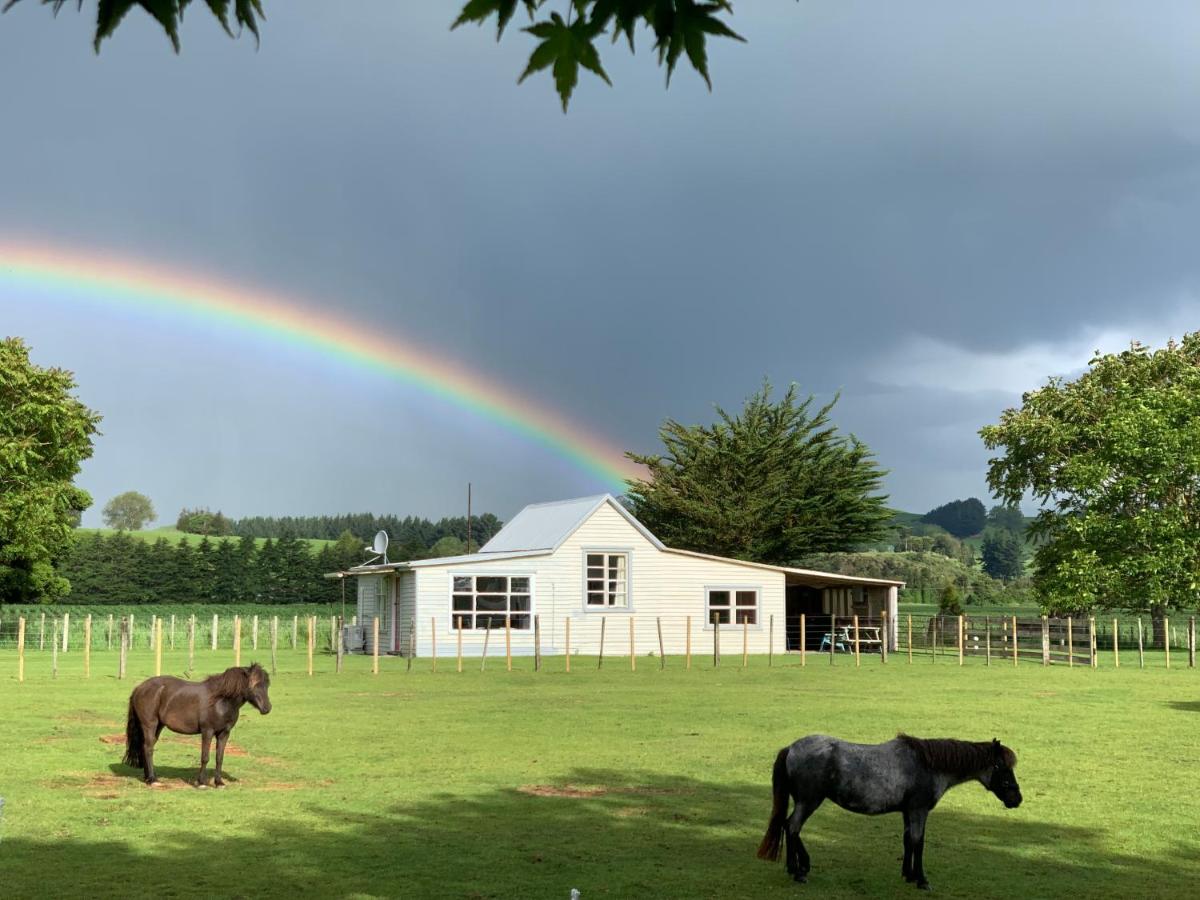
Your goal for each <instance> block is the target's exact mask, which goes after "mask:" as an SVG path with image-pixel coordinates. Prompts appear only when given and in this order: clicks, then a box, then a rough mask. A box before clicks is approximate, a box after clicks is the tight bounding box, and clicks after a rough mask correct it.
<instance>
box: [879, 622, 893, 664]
mask: <svg viewBox="0 0 1200 900" xmlns="http://www.w3.org/2000/svg"><path fill="white" fill-rule="evenodd" d="M880 619H881V620H882V622H883V628H882V630H881V633H880V637H881V638H882V640H881V641H880V642H879V662H880V663H881V664H882V665H887V655H888V644H890V643H891V641H892V632H891V629H889V628H888V613H887V610H886V609H885V610H884V611H883V614H882V615H881V616H880Z"/></svg>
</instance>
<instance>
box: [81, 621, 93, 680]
mask: <svg viewBox="0 0 1200 900" xmlns="http://www.w3.org/2000/svg"><path fill="white" fill-rule="evenodd" d="M83 677H84V678H91V677H92V614H91V613H88V614H87V618H85V619H84V620H83Z"/></svg>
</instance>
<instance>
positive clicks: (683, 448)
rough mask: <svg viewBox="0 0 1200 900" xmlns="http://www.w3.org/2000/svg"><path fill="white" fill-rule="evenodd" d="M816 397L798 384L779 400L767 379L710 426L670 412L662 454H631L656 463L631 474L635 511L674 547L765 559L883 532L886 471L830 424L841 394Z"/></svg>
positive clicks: (845, 545)
mask: <svg viewBox="0 0 1200 900" xmlns="http://www.w3.org/2000/svg"><path fill="white" fill-rule="evenodd" d="M812 402H813V398H812V397H808V398H806V399H804V400H802V401H801V400H799V399H798V398H797V395H796V388H795V386H794V385H793V386H792V387H789V388H788V391H787V393H786V394H785V395H784V396H783V398H782V399H780V400H779V401H778V402H773V401H772V400H771V387H770V385H764V386H763V387H762V389H761V390H759V391H758V392H757V393H756V394H754V395H753V396H751V397H750V398H748V399H747V400H746V403H745V406H744V407H743V409H742V411H741V413H740V414H738V415H736V416H733V415H730V414H729V413H727V412H725V411H724V410H723V409H720V408H719V407H718V409H717V415H718V417H719V420H718V421H717V422H716V423H715V424H713V425H711V426H703V425H694V426H686V425H681V424H680V423H678V422H675V421H673V420H668V421H667V422H666V423H665V424H664V425H663V426H662V428H661V429H660V430H659V436H660V437H661V439H662V442H663V444H664V446H665V453H664V454H662V455H653V456H643V455H641V454H637V453H628V454H626V455H627V456H628V457H629V458H630V459H632V460H634V461H635V462H638V463H641V464H642V465H644V466H645V467H646V468H647V470H648V472H649V477H648V478H647V479H646V480H635V481H631V482H630V487H629V491H628V502H629V505H630V508H631V509H632V511H633V513H634V515H635V516H637V517H638V518H639V519H640V520H641V521H642V522H643V523H645V525H646V526H647V527H648V528H649V529H650V530H651V531H653V532H654V533H655V534H656V535H658V537H659V538H660V539H662V540H663V541H664V542H665V543H666V544H667V545H668V546H672V547H678V548H680V549H684V550H697V551H701V552H705V553H715V554H718V555H722V556H732V557H737V558H739V559H747V560H754V561H758V562H767V563H788V562H792V561H794V560H796V559H798V558H799V557H801V556H804V555H806V554H809V553H820V552H829V551H836V550H845V549H849V548H851V547H854V546H856V545H859V544H862V543H865V542H868V541H872V540H876V539H878V538H879V537H880V536H881V535H882V534H883V531H884V525H885V524H886V523H887V521H888V520H889V519H890V517H891V514H890V512H889V511H888V509H887V508H886V506H885V501H886V497H884V496H883V495H881V494H879V493H878V491H879V489H880V486H881V483H882V480H883V475H884V472H883V470H882V469H880V468H879V467H878V466H877V465H876V463H875V460H874V457H873V456H872V454H871V452H870V450H868V449H867V447H866V446H865V445H864V444H862V443H861V442H859V441H858V440H857V439H856V438H854V437H853V435H851V436H842V435H839V434H838V431H837V428H836V427H835V426H834V425H832V424H831V423H830V420H829V413H830V411H831V410H832V409H833V406H834V403H836V402H837V401H836V399H835V400H834V401H832V402H830V403H829V404H828V405H826V406H824V407H822V408H820V409H819V410H817V411H816V412H815V413H811V412H810V409H811V406H812Z"/></svg>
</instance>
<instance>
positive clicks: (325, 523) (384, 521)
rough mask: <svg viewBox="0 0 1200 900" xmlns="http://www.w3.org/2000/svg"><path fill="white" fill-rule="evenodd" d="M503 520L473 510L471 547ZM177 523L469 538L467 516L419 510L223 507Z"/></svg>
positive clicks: (245, 532) (217, 530) (282, 532)
mask: <svg viewBox="0 0 1200 900" xmlns="http://www.w3.org/2000/svg"><path fill="white" fill-rule="evenodd" d="M502 524H503V523H502V522H501V521H500V520H499V519H497V518H496V517H495V516H494V515H492V514H491V513H482V514H481V515H478V516H471V549H472V550H475V549H478V548H479V547H480V546H482V545H483V544H485V543H486V542H487V541H488V540H489V539H490V538H491V537H492V535H494V534H495V533H496V532H497V531H499V530H500V526H501V525H502ZM175 527H176V528H177V529H178V530H179V531H183V532H186V533H187V534H201V535H208V536H210V537H224V536H230V535H232V536H237V537H254V538H275V539H279V538H282V537H287V536H294V537H301V538H313V539H315V540H323V541H336V540H338V538H340V537H341V536H342V535H343V534H345V533H346V532H349V533H350V534H356V535H359V536H360V537H362V538H363V539H364V540H365V541H370V539H371V538H372V537H373V536H374V535H375V533H376V532H379V531H386V532H387V533H388V537H389V538H390V539H391V541H392V543H394V544H400V545H404V546H407V547H409V548H416V547H421V548H428V547H432V546H433V545H434V544H436V543H437V542H438V541H440V540H441V539H442V538H446V537H453V538H457V539H458V540H460V541H462V542H463V543H464V545H465V543H466V540H467V518H466V516H451V517H448V518H443V519H439V520H438V521H436V522H433V521H430V520H429V519H421V518H417V517H415V516H405V517H404V518H401V517H400V516H391V515H387V516H378V515H375V514H374V513H343V514H340V515H336V516H248V517H246V518H244V519H229V518H227V517H226V516H225V515H224V514H222V513H221V511H220V510H217V511H216V512H213V511H211V510H209V509H204V508H197V509H182V510H180V512H179V517H178V518H177V519H176V521H175Z"/></svg>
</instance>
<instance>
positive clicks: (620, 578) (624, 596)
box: [586, 553, 629, 609]
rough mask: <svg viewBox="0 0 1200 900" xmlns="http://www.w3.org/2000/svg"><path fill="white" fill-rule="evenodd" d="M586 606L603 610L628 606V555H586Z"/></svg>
mask: <svg viewBox="0 0 1200 900" xmlns="http://www.w3.org/2000/svg"><path fill="white" fill-rule="evenodd" d="M586 562H587V565H586V575H587V579H586V580H587V605H588V606H589V607H594V608H600V609H605V608H609V607H614V608H619V609H624V608H626V607H628V606H629V555H628V554H626V553H588V554H587V560H586Z"/></svg>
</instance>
